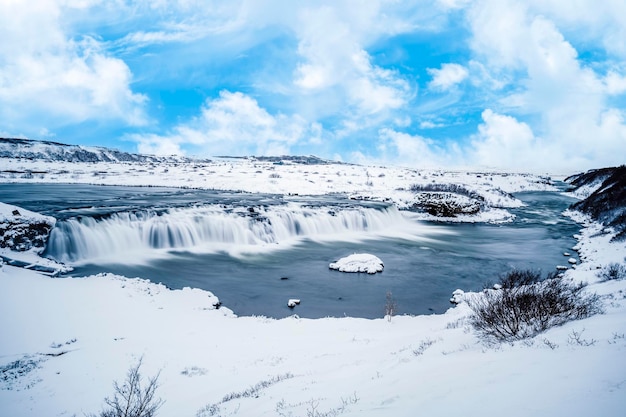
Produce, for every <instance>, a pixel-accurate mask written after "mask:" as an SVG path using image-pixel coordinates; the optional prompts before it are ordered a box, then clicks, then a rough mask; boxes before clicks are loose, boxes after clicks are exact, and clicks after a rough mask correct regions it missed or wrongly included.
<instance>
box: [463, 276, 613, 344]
mask: <svg viewBox="0 0 626 417" xmlns="http://www.w3.org/2000/svg"><path fill="white" fill-rule="evenodd" d="M512 274H514V276H510V275H511V274H508V275H507V276H504V277H503V278H501V285H502V288H501V289H498V290H486V291H484V292H483V293H481V294H478V295H476V296H475V297H472V298H469V299H468V300H467V301H468V305H469V306H470V308H471V309H472V311H473V314H472V316H471V317H470V323H471V325H472V326H473V327H474V328H475V329H476V330H477V331H478V332H480V333H481V334H482V335H484V336H485V337H487V338H489V339H495V340H498V341H510V340H519V339H524V338H527V337H532V336H535V335H536V334H538V333H541V332H543V331H545V330H547V329H549V328H550V327H553V326H558V325H561V324H563V323H565V322H568V321H570V320H576V319H581V318H584V317H588V316H590V315H593V314H596V313H599V312H601V306H600V299H599V297H598V296H597V295H595V294H585V293H584V292H583V288H584V287H583V285H574V284H572V283H570V282H567V281H565V280H563V279H561V278H558V277H556V276H554V275H552V274H551V275H549V276H548V277H547V278H546V279H545V280H543V281H540V280H539V278H540V276H539V275H538V274H535V273H533V272H528V271H514V272H513V273H512Z"/></svg>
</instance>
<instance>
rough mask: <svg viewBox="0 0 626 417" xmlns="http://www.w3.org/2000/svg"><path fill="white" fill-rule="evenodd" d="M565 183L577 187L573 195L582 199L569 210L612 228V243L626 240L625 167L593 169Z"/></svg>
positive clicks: (568, 179) (570, 178) (567, 179)
mask: <svg viewBox="0 0 626 417" xmlns="http://www.w3.org/2000/svg"><path fill="white" fill-rule="evenodd" d="M565 181H566V182H568V183H569V184H571V185H573V186H574V187H576V188H575V189H574V190H573V193H574V195H578V196H579V197H583V198H584V199H583V200H581V201H579V202H577V203H574V204H573V205H572V206H571V209H572V210H577V211H580V212H583V213H585V214H588V215H589V216H591V217H592V218H593V219H594V220H596V221H598V222H600V223H602V224H604V225H605V226H609V227H612V228H613V229H615V231H616V232H617V235H616V236H615V238H614V239H615V240H626V165H622V166H619V167H614V168H602V169H593V170H590V171H587V172H585V173H581V174H576V175H572V176H571V177H568V178H566V179H565Z"/></svg>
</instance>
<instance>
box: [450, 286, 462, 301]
mask: <svg viewBox="0 0 626 417" xmlns="http://www.w3.org/2000/svg"><path fill="white" fill-rule="evenodd" d="M464 299H465V291H463V290H461V289H456V290H454V292H453V293H452V298H450V302H451V303H452V304H459V303H461V302H463V300H464Z"/></svg>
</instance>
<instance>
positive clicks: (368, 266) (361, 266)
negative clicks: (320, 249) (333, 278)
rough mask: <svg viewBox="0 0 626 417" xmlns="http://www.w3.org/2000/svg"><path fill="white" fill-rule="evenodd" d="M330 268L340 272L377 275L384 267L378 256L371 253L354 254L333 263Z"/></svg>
mask: <svg viewBox="0 0 626 417" xmlns="http://www.w3.org/2000/svg"><path fill="white" fill-rule="evenodd" d="M328 267H329V268H330V269H336V270H337V271H339V272H367V273H368V274H375V273H377V272H382V271H383V268H384V265H383V261H381V260H380V258H378V257H377V256H374V255H371V254H369V253H354V254H352V255H350V256H346V257H345V258H341V259H339V260H338V261H337V262H333V263H331V264H330V265H328Z"/></svg>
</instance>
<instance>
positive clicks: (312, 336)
mask: <svg viewBox="0 0 626 417" xmlns="http://www.w3.org/2000/svg"><path fill="white" fill-rule="evenodd" d="M1 164H2V165H1V169H0V170H1V171H2V173H0V181H2V182H64V183H91V184H109V185H113V184H115V185H142V186H171V187H190V188H210V189H219V190H241V191H248V192H263V193H280V194H300V195H304V194H309V195H321V194H327V193H344V194H348V195H350V196H352V197H353V198H357V199H372V200H380V201H388V202H392V203H394V204H396V205H397V206H398V207H400V208H407V207H410V206H411V205H412V204H413V202H414V199H415V193H414V192H413V191H411V187H412V186H413V185H415V184H422V185H425V184H432V183H439V184H459V185H463V186H464V187H466V188H467V189H469V190H471V191H473V192H476V193H478V194H479V195H481V196H482V197H483V198H485V200H486V201H488V202H489V208H488V209H487V210H486V211H485V212H483V213H481V214H479V215H478V216H471V215H467V216H466V217H464V218H462V219H460V220H464V221H502V220H505V219H506V218H507V212H506V208H510V207H516V206H518V205H519V204H521V202H520V201H519V200H516V199H515V198H513V197H512V196H510V195H508V194H506V193H511V192H516V191H523V190H529V191H530V190H548V189H553V187H552V186H551V185H550V184H549V183H548V182H547V181H546V179H545V178H542V177H539V176H532V175H522V174H506V173H464V172H443V171H432V170H430V171H417V170H410V169H400V168H386V167H365V166H354V165H343V164H317V165H302V164H294V163H289V162H285V163H281V164H276V163H272V162H268V161H255V160H242V159H233V160H216V161H214V162H202V163H200V162H197V163H196V162H194V163H177V162H172V161H170V162H167V163H155V162H141V163H119V162H96V163H83V162H80V163H67V162H58V161H51V162H46V161H41V160H25V159H10V158H4V159H2V160H1ZM0 200H1V198H0ZM7 210H8V209H7ZM5 211H6V210H5ZM7 215H8V214H7ZM571 215H572V216H578V215H577V214H575V213H572V214H571ZM577 220H578V221H580V222H581V224H582V226H581V227H583V229H582V230H581V232H580V234H579V236H577V238H578V244H577V246H576V249H577V250H578V253H579V257H580V260H581V263H580V264H578V265H576V267H575V269H570V270H568V271H566V273H565V274H566V275H565V279H571V280H574V281H576V282H586V283H589V286H588V287H587V288H586V291H589V292H596V293H598V294H599V295H600V296H601V297H602V303H603V306H604V314H601V315H596V316H593V317H590V318H587V319H584V320H580V321H573V322H569V323H567V324H565V325H563V326H560V327H556V328H553V329H550V330H549V331H547V332H545V333H543V334H540V335H538V336H536V337H534V338H532V339H528V340H525V341H520V342H515V343H502V344H497V345H493V344H485V343H484V342H483V341H482V340H481V339H480V338H479V337H478V336H477V334H476V333H475V331H474V330H472V329H471V328H470V326H469V324H468V316H469V314H470V310H469V307H468V306H467V305H466V304H465V303H463V302H462V303H460V304H459V305H457V306H456V307H453V308H451V309H450V310H449V311H448V312H446V313H445V314H441V315H431V316H415V317H414V316H395V317H392V318H391V320H387V319H385V318H382V317H381V318H380V319H376V320H366V319H356V318H340V319H330V318H328V319H319V320H310V319H300V318H298V317H297V316H293V317H289V318H286V319H282V320H273V319H267V318H264V317H235V316H234V315H233V314H232V312H230V310H228V309H227V308H224V307H222V308H219V309H217V308H216V306H217V305H218V298H217V297H216V296H215V295H213V294H211V293H209V292H206V291H201V290H197V289H189V288H187V289H184V290H169V289H167V288H165V287H164V286H162V285H158V284H153V283H150V282H147V281H144V280H139V279H132V278H125V277H119V276H114V275H106V274H105V275H98V276H91V277H85V278H62V279H51V278H49V277H46V276H43V275H41V274H39V273H37V272H34V271H31V270H28V269H24V268H16V267H13V266H9V265H4V266H2V267H1V268H0V328H1V329H2V336H1V338H0V415H2V416H17V417H19V416H73V415H76V416H82V415H85V414H89V413H98V412H99V411H100V410H101V409H102V407H103V405H104V403H103V400H104V398H105V397H106V396H110V395H112V394H113V387H112V382H113V381H114V380H117V381H119V382H122V381H123V380H124V377H125V374H126V371H127V369H128V368H129V367H130V366H131V365H134V364H135V363H137V360H138V359H139V358H141V357H143V367H142V373H143V374H144V376H152V375H155V374H156V373H157V372H160V378H159V382H160V387H159V389H158V390H157V395H158V396H159V397H161V398H163V399H164V400H165V401H166V402H165V403H164V405H163V407H162V408H161V409H160V410H159V413H158V415H160V416H200V417H205V416H294V417H296V416H339V415H341V416H344V415H345V416H416V415H424V416H449V415H452V414H463V415H468V416H490V415H500V414H504V415H507V416H568V417H570V416H590V415H597V416H622V415H623V414H624V409H625V407H626V359H625V358H626V356H625V354H626V280H616V281H607V282H600V279H599V278H598V276H597V273H598V271H599V270H600V268H603V267H606V265H608V264H609V263H612V262H618V263H624V257H625V255H626V243H624V242H610V238H611V236H612V235H611V231H610V230H606V229H604V228H603V227H601V226H599V225H597V224H595V223H592V222H589V221H588V220H587V219H585V218H584V217H577ZM3 251H4V252H3V253H7V252H6V251H7V250H6V249H4V250H3ZM11 255H12V256H13V255H15V254H11ZM20 256H23V257H25V259H26V260H27V261H28V262H33V263H38V262H42V263H46V264H48V265H49V264H50V262H49V261H44V260H41V259H38V258H37V257H36V254H34V253H32V252H29V253H26V254H25V255H20ZM486 278H487V277H486ZM285 301H287V300H285ZM381 308H382V306H381ZM295 312H297V310H296V311H295Z"/></svg>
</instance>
